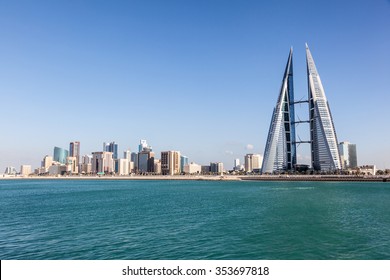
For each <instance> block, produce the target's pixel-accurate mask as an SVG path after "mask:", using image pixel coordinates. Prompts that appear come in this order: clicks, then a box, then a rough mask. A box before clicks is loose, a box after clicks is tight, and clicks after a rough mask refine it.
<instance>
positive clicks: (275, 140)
mask: <svg viewBox="0 0 390 280" xmlns="http://www.w3.org/2000/svg"><path fill="white" fill-rule="evenodd" d="M293 102H294V88H293V63H292V49H291V50H290V54H289V56H288V60H287V65H286V69H285V71H284V75H283V81H282V86H281V89H280V93H279V97H278V100H277V103H276V106H275V108H274V111H273V114H272V119H271V124H270V128H269V132H268V138H267V143H266V147H265V151H264V161H263V166H262V173H272V172H274V171H279V170H291V169H293V168H294V165H295V164H296V146H295V145H296V144H295V116H294V103H293Z"/></svg>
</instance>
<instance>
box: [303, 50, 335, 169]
mask: <svg viewBox="0 0 390 280" xmlns="http://www.w3.org/2000/svg"><path fill="white" fill-rule="evenodd" d="M306 66H307V80H308V91H309V96H308V99H309V121H310V142H311V163H312V168H313V169H314V170H320V171H333V170H337V169H341V162H340V155H339V149H338V142H337V136H336V130H335V128H334V124H333V119H332V114H331V112H330V108H329V104H328V101H327V99H326V96H325V91H324V88H323V86H322V82H321V79H320V76H319V74H318V71H317V68H316V66H315V64H314V60H313V57H312V55H311V52H310V50H309V47H308V45H307V44H306Z"/></svg>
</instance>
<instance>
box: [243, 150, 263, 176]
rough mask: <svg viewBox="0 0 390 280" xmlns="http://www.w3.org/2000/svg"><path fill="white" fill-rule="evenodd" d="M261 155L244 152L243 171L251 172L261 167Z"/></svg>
mask: <svg viewBox="0 0 390 280" xmlns="http://www.w3.org/2000/svg"><path fill="white" fill-rule="evenodd" d="M261 162H262V156H261V155H259V154H246V155H245V171H246V172H252V171H254V170H257V172H259V170H260V168H261Z"/></svg>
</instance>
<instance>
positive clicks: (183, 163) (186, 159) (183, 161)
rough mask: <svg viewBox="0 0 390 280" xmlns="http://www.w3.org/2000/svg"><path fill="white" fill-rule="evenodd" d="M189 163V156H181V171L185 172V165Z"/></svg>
mask: <svg viewBox="0 0 390 280" xmlns="http://www.w3.org/2000/svg"><path fill="white" fill-rule="evenodd" d="M187 164H188V157H186V156H180V172H184V166H185V165H187Z"/></svg>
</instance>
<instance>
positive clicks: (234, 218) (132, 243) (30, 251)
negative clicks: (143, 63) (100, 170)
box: [0, 180, 390, 259]
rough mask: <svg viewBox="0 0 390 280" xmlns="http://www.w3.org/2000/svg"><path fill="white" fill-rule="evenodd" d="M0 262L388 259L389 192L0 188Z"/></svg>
mask: <svg viewBox="0 0 390 280" xmlns="http://www.w3.org/2000/svg"><path fill="white" fill-rule="evenodd" d="M0 213H1V218H0V259H390V184H388V183H358V182H353V183H348V182H340V183H339V182H260V181H259V182H253V181H252V182H225V181H218V182H212V181H98V180H97V181H88V180H86V181H79V180H75V181H71V180H64V181H62V180H42V181H40V180H9V181H4V180H3V181H0Z"/></svg>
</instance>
